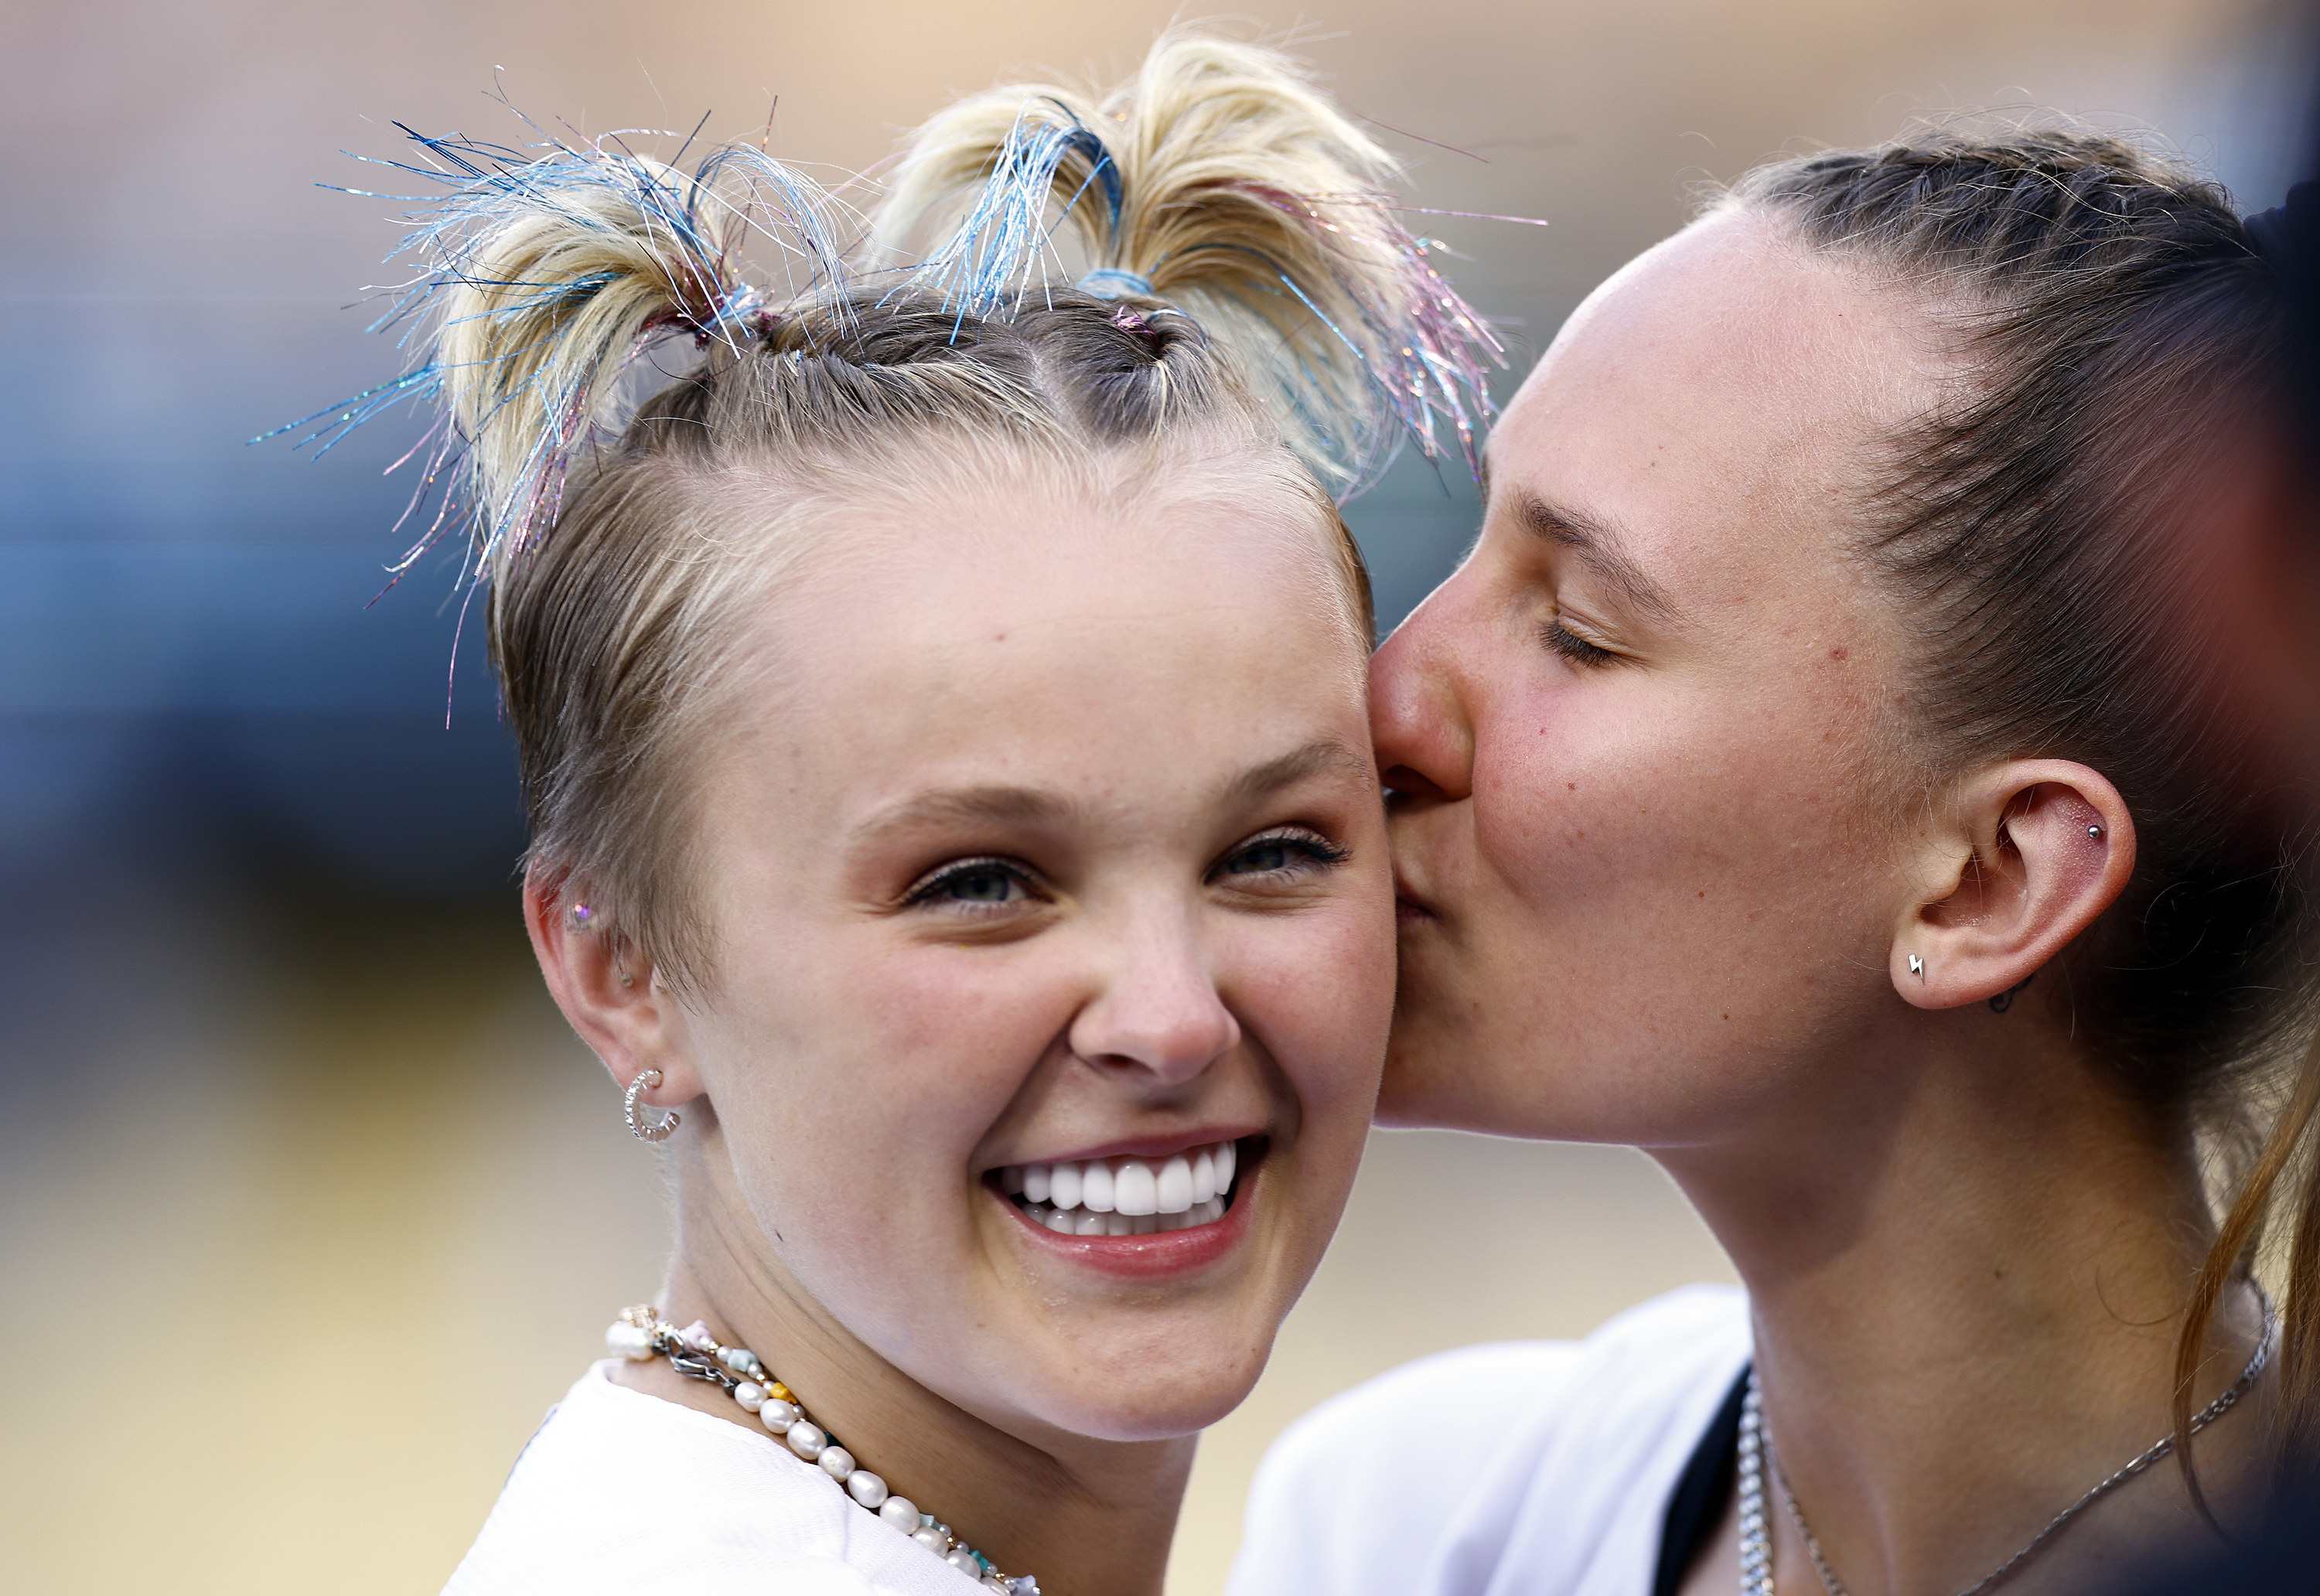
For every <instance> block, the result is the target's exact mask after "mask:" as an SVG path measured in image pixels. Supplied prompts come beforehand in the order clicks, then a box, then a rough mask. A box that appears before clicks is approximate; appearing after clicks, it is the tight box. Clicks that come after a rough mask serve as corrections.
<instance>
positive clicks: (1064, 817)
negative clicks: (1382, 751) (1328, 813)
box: [861, 738, 1372, 837]
mask: <svg viewBox="0 0 2320 1596" xmlns="http://www.w3.org/2000/svg"><path fill="white" fill-rule="evenodd" d="M1328 770H1344V771H1346V772H1348V773H1351V774H1355V775H1362V776H1364V777H1367V776H1368V775H1370V774H1371V771H1372V766H1371V764H1370V762H1369V761H1368V760H1366V759H1364V758H1363V757H1361V755H1360V754H1358V753H1356V752H1355V750H1354V749H1352V748H1348V747H1347V746H1346V744H1344V743H1342V742H1339V741H1338V740H1337V739H1335V738H1321V739H1316V740H1315V741H1313V742H1310V743H1308V744H1306V745H1305V746H1304V747H1303V748H1296V749H1293V750H1291V752H1289V753H1286V754H1282V755H1281V756H1280V757H1277V758H1273V759H1267V760H1265V761H1264V763H1263V764H1261V765H1252V766H1249V767H1248V768H1247V769H1246V770H1244V771H1242V772H1241V773H1240V774H1239V775H1236V776H1234V777H1233V778H1232V779H1231V780H1230V781H1228V782H1227V783H1226V784H1224V788H1223V792H1222V794H1221V796H1222V797H1223V799H1224V801H1225V802H1227V803H1257V802H1260V801H1262V800H1264V799H1265V798H1268V797H1270V796H1272V795H1273V793H1278V792H1279V791H1281V790H1282V788H1283V787H1290V786H1294V785H1295V784H1297V783H1299V782H1300V781H1303V780H1305V779H1306V778H1307V777H1308V776H1312V775H1319V774H1321V773H1322V772H1324V771H1328ZM1082 812H1083V806H1082V805H1081V804H1080V803H1078V802H1076V801H1075V800H1074V799H1070V798H1066V797H1064V796H1062V795H1060V794H1058V793H1050V792H1044V791H1042V790H1040V789H1039V788H1037V787H1016V786H1005V785H992V786H974V787H951V788H947V789H944V790H941V791H938V792H932V793H920V794H919V795H917V796H916V797H913V798H910V799H907V800H905V801H904V802H902V803H899V804H896V805H895V806H894V807H893V808H892V809H890V810H888V811H886V812H884V814H881V815H879V816H878V817H877V818H876V819H875V820H873V821H870V822H869V823H868V824H866V825H865V826H864V827H863V828H862V832H861V834H862V835H865V836H869V837H884V836H886V835H889V834H891V833H893V832H895V831H907V830H912V829H914V828H917V827H921V826H940V825H946V824H948V825H960V824H966V825H975V824H982V825H1002V826H1003V825H1016V826H1024V825H1055V824H1057V823H1059V822H1063V821H1069V820H1072V819H1074V817H1076V816H1078V815H1079V814H1081V813H1082Z"/></svg>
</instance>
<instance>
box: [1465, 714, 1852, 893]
mask: <svg viewBox="0 0 2320 1596" xmlns="http://www.w3.org/2000/svg"><path fill="white" fill-rule="evenodd" d="M1771 697H1772V695H1754V694H1740V695H1731V696H1719V695H1717V694H1712V693H1710V692H1707V691H1703V690H1701V689H1699V688H1698V687H1696V686H1693V687H1686V686H1684V685H1681V684H1678V683H1676V682H1674V681H1672V680H1670V679H1668V678H1664V677H1660V678H1654V677H1652V676H1645V675H1644V674H1642V673H1636V674H1634V675H1632V676H1627V677H1624V678H1620V677H1610V678H1606V679H1590V678H1587V677H1576V678H1573V679H1571V680H1569V681H1567V682H1563V683H1556V684H1550V685H1547V686H1545V687H1544V688H1543V689H1542V690H1540V691H1538V692H1536V693H1535V694H1531V695H1529V696H1527V698H1522V699H1519V700H1518V699H1515V698H1513V697H1512V696H1511V695H1509V699H1507V700H1505V701H1502V703H1500V705H1497V706H1494V710H1495V712H1494V713H1493V715H1492V716H1491V720H1490V721H1488V722H1487V723H1486V724H1484V725H1482V726H1478V728H1477V734H1476V735H1477V740H1476V748H1475V761H1474V805H1473V815H1474V826H1475V843H1476V848H1477V849H1478V851H1479V853H1480V854H1481V856H1482V863H1483V864H1484V866H1485V867H1486V868H1487V869H1488V870H1489V871H1490V873H1491V874H1492V875H1495V876H1497V877H1498V879H1499V882H1500V887H1501V888H1502V890H1505V891H1507V892H1509V893H1511V895H1512V896H1514V897H1515V898H1517V899H1518V900H1521V901H1523V902H1526V903H1527V904H1528V905H1529V906H1530V907H1531V908H1532V909H1533V910H1534V911H1539V912H1543V913H1547V914H1551V915H1554V916H1556V917H1558V918H1559V917H1563V916H1573V917H1577V916H1584V917H1585V918H1586V919H1587V920H1589V921H1590V922H1592V924H1593V925H1595V926H1596V927H1599V928H1602V929H1615V928H1616V929H1618V934H1619V935H1621V936H1623V937H1628V938H1632V939H1656V938H1660V937H1663V936H1665V935H1667V934H1668V932H1669V931H1670V929H1671V920H1672V918H1680V920H1681V923H1682V924H1683V925H1686V926H1691V925H1699V924H1703V923H1706V922H1711V921H1712V922H1714V924H1715V925H1716V927H1717V934H1718V935H1743V936H1751V937H1753V936H1755V935H1759V934H1762V932H1763V930H1764V929H1769V922H1770V921H1772V920H1779V919H1781V906H1782V905H1784V904H1785V905H1788V906H1790V908H1795V907H1799V906H1800V903H1801V902H1805V901H1825V900H1826V899H1828V897H1829V896H1830V894H1831V893H1833V892H1835V890H1837V889H1839V888H1840V887H1843V886H1846V885H1849V884H1852V883H1853V882H1854V881H1855V880H1857V875H1858V869H1859V866H1860V859H1859V857H1858V849H1857V848H1856V846H1855V843H1854V840H1853V839H1856V838H1858V837H1859V836H1861V835H1862V832H1863V830H1864V829H1863V827H1862V819H1861V815H1860V813H1859V805H1860V802H1861V800H1860V796H1859V795H1860V793H1861V780H1860V775H1861V773H1860V760H1861V757H1862V756H1861V752H1860V739H1859V738H1858V736H1857V735H1855V734H1854V733H1853V731H1852V730H1848V728H1849V727H1850V726H1851V724H1852V722H1853V720H1856V719H1857V716H1851V715H1847V714H1841V713H1839V711H1840V710H1842V709H1843V706H1842V705H1839V704H1834V703H1827V702H1823V701H1822V700H1821V698H1820V697H1819V696H1818V695H1815V694H1789V695H1786V698H1785V702H1780V703H1774V702H1770V699H1771ZM1615 903H1616V904H1618V911H1612V910H1611V909H1609V907H1607V906H1608V905H1610V904H1615ZM1751 928H1754V929H1751ZM1796 929H1807V930H1809V928H1805V927H1799V928H1796Z"/></svg>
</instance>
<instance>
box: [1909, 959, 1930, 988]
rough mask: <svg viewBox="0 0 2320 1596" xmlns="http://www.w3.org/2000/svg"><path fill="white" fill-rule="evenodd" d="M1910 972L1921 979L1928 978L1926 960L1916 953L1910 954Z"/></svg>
mask: <svg viewBox="0 0 2320 1596" xmlns="http://www.w3.org/2000/svg"><path fill="white" fill-rule="evenodd" d="M1909 974H1911V975H1915V976H1916V977H1917V979H1918V980H1920V981H1923V980H1924V979H1925V978H1926V961H1925V960H1924V959H1922V958H1919V957H1917V955H1916V954H1914V953H1913V954H1911V955H1910V956H1909Z"/></svg>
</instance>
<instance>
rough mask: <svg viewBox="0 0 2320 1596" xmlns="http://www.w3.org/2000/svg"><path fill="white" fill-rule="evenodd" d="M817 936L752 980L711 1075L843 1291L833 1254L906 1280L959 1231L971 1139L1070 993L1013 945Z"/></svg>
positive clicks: (820, 1273)
mask: <svg viewBox="0 0 2320 1596" xmlns="http://www.w3.org/2000/svg"><path fill="white" fill-rule="evenodd" d="M809 940H811V939H809ZM1069 1011H1070V999H1069V993H1067V992H1066V991H1065V987H1064V984H1063V983H1061V982H1059V981H1056V980H1054V979H1043V978H1042V977H1041V975H1040V973H1039V970H1038V965H1037V962H1036V961H1033V960H1027V959H1023V958H1020V957H1009V952H1008V950H993V949H962V948H949V947H940V946H937V947H920V948H904V949H895V948H892V947H873V946H867V945H863V946H856V945H853V944H851V943H850V942H849V939H847V938H845V937H844V936H842V935H834V936H825V937H824V938H822V939H820V952H819V953H816V954H813V955H811V956H809V957H804V958H802V959H799V960H797V961H794V962H793V963H791V964H789V965H788V966H786V968H785V969H784V972H783V978H781V979H767V980H765V981H763V982H760V983H758V984H757V985H756V986H755V987H754V988H753V990H752V993H751V994H750V1002H749V1003H748V1008H747V1011H746V1012H747V1014H748V1018H749V1020H751V1021H752V1022H751V1023H747V1024H744V1025H740V1026H736V1027H734V1028H732V1029H731V1032H730V1037H729V1038H728V1039H727V1040H726V1042H725V1043H724V1045H723V1046H721V1047H720V1049H719V1051H720V1054H721V1055H722V1056H721V1058H720V1061H719V1065H718V1067H717V1070H716V1075H718V1077H719V1079H717V1080H715V1081H712V1084H711V1091H712V1094H714V1095H716V1096H717V1097H718V1098H719V1100H720V1117H721V1118H722V1119H723V1120H725V1122H726V1124H727V1126H728V1136H729V1138H730V1142H731V1144H732V1155H733V1159H734V1162H735V1164H736V1165H737V1167H738V1168H739V1171H740V1172H741V1175H742V1178H743V1181H744V1182H745V1183H746V1184H747V1186H748V1198H749V1202H750V1204H751V1207H752V1208H753V1210H754V1211H756V1212H757V1217H758V1219H759V1220H760V1221H761V1222H762V1223H763V1224H764V1225H765V1226H766V1229H768V1230H769V1231H773V1230H780V1231H782V1232H783V1233H784V1236H785V1237H787V1238H789V1241H788V1244H785V1247H784V1250H785V1252H786V1253H788V1254H789V1256H791V1257H792V1262H793V1266H795V1267H797V1268H798V1269H799V1270H800V1272H801V1274H815V1275H816V1276H817V1283H818V1284H819V1285H820V1286H821V1287H822V1288H823V1289H833V1290H834V1289H836V1288H837V1285H838V1282H837V1280H836V1279H835V1278H834V1277H833V1275H832V1274H830V1273H829V1272H830V1271H833V1270H835V1271H838V1272H841V1273H842V1274H845V1275H847V1276H848V1277H849V1278H850V1277H851V1276H853V1275H856V1274H859V1275H860V1276H862V1280H863V1282H865V1283H866V1282H873V1281H875V1280H878V1279H884V1280H887V1281H892V1280H894V1279H895V1278H897V1276H896V1274H894V1272H893V1265H900V1264H902V1263H904V1262H907V1261H909V1259H910V1258H911V1257H915V1256H917V1255H919V1254H926V1255H928V1256H934V1255H935V1254H937V1253H939V1252H940V1251H941V1250H942V1249H943V1248H945V1247H953V1248H955V1247H956V1235H957V1232H958V1229H959V1227H960V1226H961V1225H962V1224H963V1223H964V1222H965V1217H964V1216H965V1203H964V1202H963V1197H962V1194H964V1193H966V1192H968V1189H969V1186H970V1184H971V1183H970V1180H969V1173H968V1171H969V1165H970V1162H971V1159H972V1156H973V1154H974V1149H975V1147H976V1146H977V1144H978V1142H979V1141H980V1140H981V1138H983V1135H984V1134H985V1133H986V1132H987V1131H988V1130H989V1129H990V1127H991V1125H992V1122H993V1121H994V1120H997V1119H998V1118H999V1117H1000V1115H1001V1113H1002V1112H1003V1111H1005V1109H1006V1107H1007V1104H1008V1103H1009V1102H1010V1100H1011V1099H1012V1097H1013V1096H1014V1094H1015V1093H1016V1092H1017V1091H1018V1090H1019V1089H1020V1087H1021V1085H1022V1084H1023V1082H1024V1079H1025V1078H1026V1076H1027V1075H1028V1074H1029V1071H1030V1069H1031V1068H1032V1066H1034V1065H1035V1064H1036V1063H1037V1062H1038V1060H1039V1058H1040V1057H1041V1056H1043V1054H1044V1053H1045V1052H1046V1051H1047V1047H1048V1045H1049V1044H1050V1043H1051V1042H1052V1041H1053V1040H1054V1038H1056V1036H1057V1035H1058V1034H1059V1033H1060V1032H1061V1031H1062V1029H1063V1028H1064V1026H1065V1023H1066V1021H1067V1020H1068V1016H1069ZM729 1098H730V1101H731V1102H733V1104H734V1107H733V1108H731V1109H730V1110H729V1109H728V1108H726V1107H725V1102H726V1101H727V1100H728V1099H729ZM793 1219H794V1220H796V1221H797V1223H796V1224H795V1226H794V1227H793V1226H792V1225H791V1224H789V1223H788V1222H786V1221H788V1220H793ZM809 1219H810V1220H811V1221H812V1222H811V1223H807V1222H805V1221H806V1220H809ZM802 1238H811V1240H805V1239H802ZM792 1246H802V1247H810V1248H811V1249H812V1250H813V1251H815V1252H817V1253H820V1254H822V1255H824V1256H823V1257H822V1258H821V1259H820V1262H819V1263H816V1262H814V1261H812V1260H810V1259H808V1258H806V1257H804V1256H799V1255H797V1254H796V1253H795V1252H794V1251H792V1250H791V1247H792ZM922 1261H923V1260H921V1262H922ZM847 1294H848V1295H852V1294H854V1292H853V1290H852V1288H850V1287H849V1288H848V1289H847Z"/></svg>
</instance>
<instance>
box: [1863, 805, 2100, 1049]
mask: <svg viewBox="0 0 2320 1596" xmlns="http://www.w3.org/2000/svg"><path fill="white" fill-rule="evenodd" d="M1924 847H1925V849H1926V861H1925V862H1926V871H1925V874H1924V877H1923V879H1924V881H1925V882H1926V886H1925V888H1924V890H1922V891H1921V892H1920V893H1918V894H1917V902H1913V903H1911V904H1910V905H1908V907H1907V909H1906V910H1905V911H1904V912H1903V913H1902V914H1901V915H1900V917H1899V923H1898V924H1897V925H1896V927H1895V930H1894V937H1893V943H1892V948H1891V949H1890V955H1889V960H1888V962H1889V965H1890V969H1891V973H1892V978H1893V985H1894V989H1895V990H1896V991H1897V992H1899V993H1900V995H1901V998H1902V1000H1903V1001H1904V1002H1908V1003H1910V1004H1913V1005H1915V1006H1916V1007H1917V1008H1921V1009H1953V1008H1957V1007H1960V1006H1962V1005H1963V1004H1966V1003H1973V1002H1991V1004H1992V1006H1993V1007H1994V1008H1997V1009H1998V1011H1999V1012H2001V1013H2002V1012H2004V1011H2005V1010H2006V1008H2007V1006H2008V1005H2009V1004H2010V1002H2011V1001H2012V999H2011V994H2012V993H2016V992H2018V991H2020V990H2021V989H2022V987H2023V986H2024V985H2025V984H2027V983H2028V981H2029V980H2030V978H2031V977H2032V976H2034V975H2036V974H2037V973H2038V971H2039V970H2041V969H2043V968H2044V966H2046V965H2047V964H2048V963H2050V962H2051V961H2052V960H2053V959H2054V958H2055V957H2057V956H2059V955H2060V954H2061V953H2062V950H2063V949H2064V948H2068V947H2069V946H2070V945H2071V942H2072V941H2074V940H2076V939H2078V938H2079V937H2080V935H2081V934H2083V933H2084V932H2085V931H2086V930H2087V929H2089V927H2091V926H2092V925H2093V924H2094V923H2095V921H2096V920H2098V919H2099V918H2101V916H2102V913H2103V911H2105V910H2107V909H2108V908H2109V907H2110V906H2111V905H2112V904H2113V903H2115V902H2117V901H2118V895H2119V893H2122V892H2124V891H2125V888H2126V884H2127V881H2128V879H2129V878H2130V877H2131V876H2132V875H2134V819H2133V817H2132V816H2130V815H2129V814H2128V813H2127V811H2126V804H2125V800H2123V799H2121V798H2120V797H2119V795H2118V789H2117V788H2116V787H2114V786H2112V785H2111V784H2110V783H2109V782H2108V781H2107V780H2106V779H2105V778H2104V777H2103V776H2102V775H2100V774H2099V773H2098V772H2097V771H2094V770H2091V769H2089V767H2087V766H2083V765H2078V764H2073V763H2071V761H2069V760H2064V759H2016V760H2009V761H2007V762H2006V763H2005V764H2002V765H1997V766H1989V767H1988V768H1987V769H1984V770H1980V771H1977V772H1975V773H1974V774H1973V775H1971V776H1969V777H1968V778H1966V779H1965V780H1964V781H1963V782H1962V783H1961V784H1959V785H1958V787H1957V788H1956V789H1955V790H1954V792H1953V793H1952V795H1951V802H1950V803H1949V804H1948V805H1947V808H1946V812H1945V814H1944V818H1943V819H1942V820H1941V821H1939V822H1937V823H1936V824H1935V826H1934V827H1933V828H1932V829H1931V830H1930V831H1929V832H1928V833H1927V836H1926V840H1925V844H1924Z"/></svg>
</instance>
